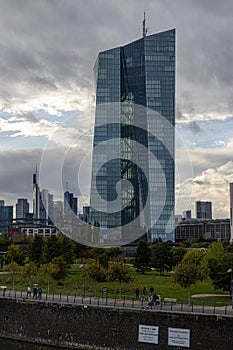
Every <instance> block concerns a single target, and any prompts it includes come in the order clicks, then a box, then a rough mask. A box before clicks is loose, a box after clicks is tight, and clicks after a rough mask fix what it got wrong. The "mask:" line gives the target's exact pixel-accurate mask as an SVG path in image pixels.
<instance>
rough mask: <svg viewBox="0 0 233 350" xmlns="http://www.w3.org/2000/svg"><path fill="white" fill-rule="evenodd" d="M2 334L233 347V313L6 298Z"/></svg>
mask: <svg viewBox="0 0 233 350" xmlns="http://www.w3.org/2000/svg"><path fill="white" fill-rule="evenodd" d="M169 328H170V330H169ZM171 329H172V331H171ZM173 329H175V330H173ZM172 332H173V333H172ZM182 334H183V335H182ZM174 335H176V336H174ZM0 337H4V338H8V339H16V340H22V341H28V342H33V343H38V344H47V345H54V346H57V347H59V346H61V347H67V348H74V349H75V348H76V349H92V350H93V349H96V350H97V349H101V350H103V349H121V350H152V349H153V350H154V349H159V350H166V349H182V348H185V347H186V348H187V347H189V348H190V349H193V350H200V349H202V350H205V349H208V350H219V349H224V350H230V349H232V344H233V318H232V317H230V316H221V317H220V316H218V315H206V314H195V313H193V314H188V313H182V312H166V311H159V310H156V311H154V310H146V309H143V310H140V309H128V308H113V307H102V306H92V305H90V306H87V305H72V304H61V303H55V302H40V301H31V300H15V299H8V298H0ZM168 343H169V344H172V345H168Z"/></svg>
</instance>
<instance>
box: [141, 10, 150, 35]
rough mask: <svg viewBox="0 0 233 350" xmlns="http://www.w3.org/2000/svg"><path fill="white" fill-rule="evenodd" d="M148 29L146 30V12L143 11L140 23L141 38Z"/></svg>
mask: <svg viewBox="0 0 233 350" xmlns="http://www.w3.org/2000/svg"><path fill="white" fill-rule="evenodd" d="M148 29H149V28H146V12H145V11H144V19H143V22H142V36H143V38H145V37H146V34H147V31H148Z"/></svg>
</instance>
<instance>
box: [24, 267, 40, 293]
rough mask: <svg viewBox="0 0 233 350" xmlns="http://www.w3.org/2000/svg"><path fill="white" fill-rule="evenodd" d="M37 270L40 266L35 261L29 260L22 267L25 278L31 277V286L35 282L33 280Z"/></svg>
mask: <svg viewBox="0 0 233 350" xmlns="http://www.w3.org/2000/svg"><path fill="white" fill-rule="evenodd" d="M37 272H38V268H37V265H36V264H35V263H34V262H28V263H27V264H25V265H24V266H23V269H22V275H23V276H24V277H25V278H28V279H29V285H30V287H31V286H32V284H33V282H32V278H33V277H34V276H37Z"/></svg>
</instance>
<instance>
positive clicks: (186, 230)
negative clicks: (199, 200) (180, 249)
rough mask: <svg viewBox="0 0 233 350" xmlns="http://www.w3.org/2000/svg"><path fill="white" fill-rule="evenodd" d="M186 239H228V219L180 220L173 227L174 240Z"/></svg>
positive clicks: (181, 240)
mask: <svg viewBox="0 0 233 350" xmlns="http://www.w3.org/2000/svg"><path fill="white" fill-rule="evenodd" d="M187 239H193V240H197V241H198V240H200V239H208V240H211V241H212V240H215V241H221V240H229V239H230V220H229V219H216V220H197V219H189V220H182V221H180V222H179V223H178V224H177V226H176V229H175V240H176V242H177V243H179V242H183V241H186V240H187Z"/></svg>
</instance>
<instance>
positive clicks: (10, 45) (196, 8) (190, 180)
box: [0, 0, 233, 218]
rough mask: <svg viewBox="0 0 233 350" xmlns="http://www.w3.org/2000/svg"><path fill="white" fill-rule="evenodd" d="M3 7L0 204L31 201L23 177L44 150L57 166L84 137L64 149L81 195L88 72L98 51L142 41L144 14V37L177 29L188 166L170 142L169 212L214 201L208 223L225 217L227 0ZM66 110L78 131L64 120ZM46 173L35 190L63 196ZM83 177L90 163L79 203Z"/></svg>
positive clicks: (228, 175)
mask: <svg viewBox="0 0 233 350" xmlns="http://www.w3.org/2000/svg"><path fill="white" fill-rule="evenodd" d="M123 4H124V5H123ZM1 5H2V6H1V15H0V16H1V21H0V28H1V31H0V44H1V53H2V59H1V66H0V73H1V79H2V84H1V88H0V135H1V138H0V147H1V152H0V161H1V164H3V165H4V166H3V167H1V170H0V193H1V199H4V200H5V202H6V203H7V204H9V205H14V204H15V199H17V198H29V197H30V195H29V193H31V178H30V177H31V172H32V169H34V167H35V164H36V163H38V164H40V158H41V154H42V153H44V148H45V149H46V151H47V157H48V159H49V160H50V166H52V167H53V168H54V169H56V166H55V163H56V159H57V158H60V157H61V155H62V156H63V155H64V154H65V153H66V152H67V147H70V144H72V142H73V140H74V139H77V138H78V137H79V136H80V135H82V134H83V133H86V134H87V135H88V136H87V137H86V138H85V140H83V139H82V140H81V142H79V143H78V144H77V145H75V147H74V148H73V151H75V152H72V151H70V153H69V155H70V158H69V160H68V161H67V163H66V165H67V167H66V169H65V170H64V171H65V176H64V178H66V179H68V181H69V183H70V190H71V191H72V192H74V193H76V194H77V195H78V196H79V195H80V188H79V187H77V185H76V183H75V178H74V177H72V174H73V173H74V171H73V169H72V167H71V165H72V164H73V163H74V159H75V166H76V168H75V170H76V169H77V168H78V165H79V164H81V163H82V160H83V158H84V157H85V155H86V154H87V153H88V152H89V151H90V149H91V145H92V136H93V123H94V86H93V80H94V79H93V72H92V67H93V64H94V62H95V60H96V56H97V52H99V51H101V50H106V49H107V48H109V46H111V47H115V46H119V45H121V44H124V43H125V44H127V43H128V42H131V41H134V40H136V39H138V38H140V37H141V36H142V20H143V12H144V11H146V16H147V26H148V27H149V33H148V34H152V33H155V32H160V31H163V30H166V29H169V28H173V27H175V28H176V30H177V44H178V47H177V99H176V101H177V112H176V116H177V118H176V120H177V126H176V129H177V132H178V133H179V134H180V135H181V137H183V139H184V143H185V146H186V148H187V153H188V155H189V157H190V166H189V167H188V168H189V169H188V172H187V158H185V159H183V152H184V147H183V146H180V145H178V146H177V148H176V158H177V164H178V167H179V169H178V171H177V174H176V191H177V199H178V203H177V205H176V213H177V214H179V213H182V212H183V211H184V210H187V209H191V210H192V212H194V208H195V202H196V201H198V200H201V201H211V202H212V203H213V217H215V218H222V217H229V215H230V214H229V213H230V205H229V204H230V203H229V182H232V181H233V159H232V151H231V149H232V146H233V145H232V144H233V138H232V132H231V130H232V127H233V117H232V109H233V97H232V94H233V92H232V76H231V74H229V72H231V65H232V58H233V48H232V45H230V44H229V43H231V41H232V39H231V33H230V30H229V28H230V23H231V22H232V19H233V18H232V16H233V15H232V13H233V9H232V7H233V4H232V3H231V2H230V0H225V1H223V2H221V3H218V2H217V1H211V2H210V1H205V2H204V3H203V2H202V1H196V2H195V3H192V2H187V1H184V0H181V1H179V2H176V3H174V2H172V1H167V2H166V3H165V2H162V1H158V2H156V4H154V3H153V2H151V1H149V0H148V1H144V2H143V3H142V2H139V1H129V2H127V4H125V3H123V2H121V1H119V2H118V3H117V4H115V3H114V2H111V1H110V2H109V1H100V2H99V3H98V5H97V4H96V3H95V2H94V1H91V0H89V1H88V2H86V3H82V6H81V5H80V2H77V1H69V2H67V3H66V2H59V4H58V2H56V1H54V2H51V3H49V2H47V1H41V2H40V3H38V4H37V3H36V2H30V3H29V2H27V1H23V0H21V1H2V2H1ZM123 9H124V11H123ZM15 13H17V16H15ZM207 18H208V20H207ZM99 19H101V20H99ZM74 114H75V118H76V122H77V124H78V128H77V127H75V128H74V127H72V124H71V125H70V124H69V123H68V124H69V125H67V123H66V121H67V118H69V117H70V116H72V115H74ZM51 138H52V143H50V145H49V149H48V147H47V142H48V141H49V139H51ZM46 147H47V148H46ZM77 150H78V156H77ZM45 170H46V174H47V181H48V183H46V186H45V185H44V184H42V186H43V188H49V189H50V191H51V192H52V193H54V195H55V198H57V199H59V198H61V196H62V193H63V192H64V186H65V184H64V181H65V180H64V181H63V182H62V185H61V181H60V178H59V179H57V178H56V177H55V175H54V172H53V171H51V170H49V168H48V167H47V168H46V169H45ZM190 170H191V171H190ZM88 172H89V173H90V166H89V168H88V166H87V170H86V172H85V175H83V176H82V177H83V178H84V179H85V181H84V182H83V186H82V191H83V192H84V193H83V194H84V196H85V197H86V198H88V197H89V186H90V174H89V173H88ZM61 188H62V191H61ZM58 195H59V196H60V197H59V196H58Z"/></svg>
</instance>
